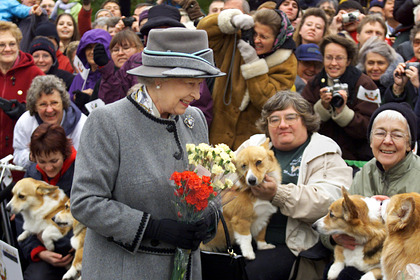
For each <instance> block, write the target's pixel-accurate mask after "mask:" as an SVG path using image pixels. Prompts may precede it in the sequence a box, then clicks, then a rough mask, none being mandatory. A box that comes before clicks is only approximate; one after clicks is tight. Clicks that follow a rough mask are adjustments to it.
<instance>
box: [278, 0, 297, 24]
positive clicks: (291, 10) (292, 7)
mask: <svg viewBox="0 0 420 280" xmlns="http://www.w3.org/2000/svg"><path fill="white" fill-rule="evenodd" d="M279 10H280V11H282V12H284V13H285V14H286V15H287V18H288V19H289V20H290V21H293V20H295V19H296V17H297V14H298V11H299V8H298V5H297V3H296V2H295V1H293V0H285V1H283V2H282V3H281V4H280V6H279Z"/></svg>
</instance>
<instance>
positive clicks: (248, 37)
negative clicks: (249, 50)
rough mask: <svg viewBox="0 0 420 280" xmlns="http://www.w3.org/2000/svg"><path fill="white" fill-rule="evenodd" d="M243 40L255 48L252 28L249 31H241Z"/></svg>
mask: <svg viewBox="0 0 420 280" xmlns="http://www.w3.org/2000/svg"><path fill="white" fill-rule="evenodd" d="M241 39H242V40H244V41H245V42H247V43H249V44H250V45H251V46H254V30H253V29H252V28H251V29H247V30H245V29H241Z"/></svg>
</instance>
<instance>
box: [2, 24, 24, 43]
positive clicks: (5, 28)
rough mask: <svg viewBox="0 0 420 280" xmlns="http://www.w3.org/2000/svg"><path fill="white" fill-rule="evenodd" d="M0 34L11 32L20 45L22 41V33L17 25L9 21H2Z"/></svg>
mask: <svg viewBox="0 0 420 280" xmlns="http://www.w3.org/2000/svg"><path fill="white" fill-rule="evenodd" d="M0 32H10V33H11V34H12V36H13V37H15V39H16V42H17V43H18V45H19V44H20V41H22V32H21V31H20V29H19V27H17V25H16V24H14V23H12V22H8V21H0Z"/></svg>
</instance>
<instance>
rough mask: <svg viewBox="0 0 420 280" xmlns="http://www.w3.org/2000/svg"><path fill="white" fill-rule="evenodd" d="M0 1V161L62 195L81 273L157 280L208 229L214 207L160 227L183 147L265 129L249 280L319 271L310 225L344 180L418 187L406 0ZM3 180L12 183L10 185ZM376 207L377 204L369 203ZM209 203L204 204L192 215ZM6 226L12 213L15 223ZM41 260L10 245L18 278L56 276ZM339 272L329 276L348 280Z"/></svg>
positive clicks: (353, 275) (196, 274)
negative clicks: (81, 241) (78, 226)
mask: <svg viewBox="0 0 420 280" xmlns="http://www.w3.org/2000/svg"><path fill="white" fill-rule="evenodd" d="M130 8H131V12H132V14H129V13H128V12H127V11H123V10H124V9H123V7H122V6H120V3H119V1H118V0H104V1H103V3H102V5H101V7H100V9H99V10H97V11H93V9H92V3H91V0H57V1H56V0H21V1H20V2H18V0H8V1H1V2H0V126H1V130H0V159H1V158H4V157H6V156H7V155H9V154H12V155H13V156H14V159H13V162H14V164H16V165H18V166H21V167H24V168H25V169H26V173H23V172H13V179H14V181H15V182H16V181H17V180H19V179H20V178H22V177H23V176H25V177H32V178H35V179H38V180H43V181H46V182H47V183H49V184H52V185H57V186H59V187H60V188H62V189H63V190H64V191H65V192H66V194H67V195H68V196H69V197H70V198H71V202H72V212H73V214H74V216H75V217H76V218H77V219H78V220H80V221H81V222H82V223H83V224H85V225H86V226H87V227H88V233H87V237H86V248H85V253H84V264H86V265H84V266H83V267H84V269H83V271H82V273H83V279H99V278H101V279H167V278H169V275H170V272H171V267H172V264H173V255H174V251H175V248H176V247H180V248H183V249H188V250H191V255H190V260H189V269H188V275H187V279H201V277H202V275H201V271H200V254H199V249H198V244H199V243H200V242H205V241H207V240H209V239H210V238H212V237H213V235H214V233H215V227H216V225H217V222H218V215H219V210H220V209H218V208H220V205H218V206H214V207H213V208H212V207H209V209H208V211H206V213H205V215H204V218H203V220H201V221H199V222H197V223H195V224H185V223H182V222H179V221H178V220H177V217H176V216H177V215H176V214H177V213H176V212H175V211H174V207H173V205H172V203H171V199H172V196H173V194H172V188H171V187H169V186H170V185H171V183H170V180H169V178H170V175H171V173H172V172H173V171H182V170H183V169H185V168H186V166H187V163H188V156H187V154H186V150H185V145H186V144H187V143H194V144H199V143H210V144H212V145H216V144H219V143H224V144H226V145H228V146H229V147H230V148H231V149H232V150H233V151H236V152H239V151H240V150H242V149H243V148H245V147H247V146H250V145H260V144H262V143H263V142H265V139H266V138H269V139H270V148H271V149H272V150H273V151H274V153H275V155H276V158H277V160H278V162H279V164H280V165H281V168H282V181H281V183H280V184H278V185H277V184H275V183H274V181H273V180H271V179H270V177H267V178H266V181H265V182H264V183H262V184H261V185H260V186H259V187H258V188H255V189H254V190H253V195H255V196H256V197H257V198H259V199H263V200H269V201H270V202H271V203H272V204H273V205H275V206H277V207H278V209H279V210H278V212H277V213H275V214H274V215H273V217H272V218H271V220H270V222H269V225H268V228H267V233H266V239H267V242H268V243H271V244H274V245H276V248H275V249H268V250H261V251H257V252H256V256H257V258H256V260H254V261H248V262H247V264H246V273H247V275H248V278H249V279H289V276H290V275H293V276H294V277H295V279H323V278H325V277H326V276H325V270H326V269H327V268H328V264H329V262H330V261H331V257H332V253H331V252H332V251H331V250H332V248H333V246H334V245H335V244H340V245H343V246H345V247H347V248H354V246H355V245H357V244H355V240H354V239H353V238H351V237H349V236H345V235H332V236H323V235H319V234H318V233H317V232H315V231H314V230H313V229H312V228H311V224H312V223H313V222H315V221H316V220H318V219H319V218H320V217H322V216H324V215H325V214H326V213H327V211H328V206H329V205H330V204H331V203H332V202H333V201H334V200H336V199H338V198H339V197H340V196H341V187H342V186H344V187H346V188H347V189H349V190H350V192H351V193H353V194H360V195H364V196H377V197H380V199H385V198H386V197H390V196H392V195H394V194H398V193H403V192H411V191H414V192H419V191H420V186H417V185H416V181H415V180H416V178H417V175H418V172H419V171H418V170H419V168H420V161H419V158H418V155H417V154H420V152H419V144H420V142H419V139H420V133H417V131H419V129H420V127H419V125H420V121H419V120H418V119H419V118H420V98H418V95H419V93H420V92H419V88H420V81H419V71H420V3H419V1H418V0H343V1H338V0H272V1H271V0H268V1H267V0H248V1H247V0H213V1H212V2H211V3H209V6H208V7H200V4H199V3H198V2H197V1H196V0H158V1H157V2H156V3H149V2H147V3H140V4H137V5H136V6H135V7H134V6H132V7H130ZM12 184H13V183H12ZM378 199H379V198H378ZM210 208H211V209H210ZM15 225H16V230H17V232H20V231H21V230H22V217H20V216H19V215H18V216H17V217H16V218H15ZM70 237H71V234H70V235H68V236H66V237H65V238H63V240H62V242H60V244H58V246H56V248H58V249H57V250H56V251H55V252H50V251H48V250H47V249H46V248H45V247H44V246H43V243H42V240H41V239H39V238H37V237H36V236H33V238H31V239H28V240H26V241H25V242H21V243H19V249H20V251H21V252H22V256H23V257H24V262H23V263H24V269H25V271H24V275H25V279H35V280H37V279H47V280H49V279H51V280H55V279H61V277H62V276H63V274H64V273H65V269H64V268H65V267H66V266H67V265H68V264H69V263H70V262H71V259H72V253H71V246H70V244H69V238H70ZM361 275H362V273H361V272H360V271H357V270H355V269H349V270H344V271H343V273H342V274H340V276H339V278H338V279H360V277H361Z"/></svg>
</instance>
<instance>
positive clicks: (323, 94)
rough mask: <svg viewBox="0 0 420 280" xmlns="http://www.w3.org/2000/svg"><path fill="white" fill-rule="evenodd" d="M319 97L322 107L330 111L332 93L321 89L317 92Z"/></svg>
mask: <svg viewBox="0 0 420 280" xmlns="http://www.w3.org/2000/svg"><path fill="white" fill-rule="evenodd" d="M319 97H320V98H321V104H322V106H323V107H324V108H325V109H327V110H330V109H331V104H330V103H331V99H332V92H330V91H328V89H327V88H326V87H324V88H321V90H320V91H319Z"/></svg>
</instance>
